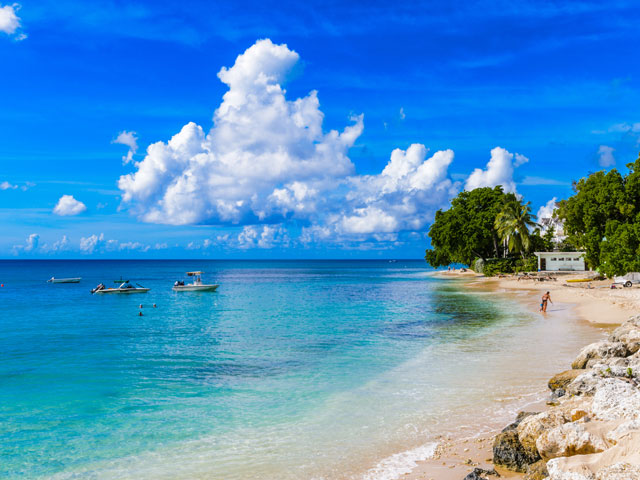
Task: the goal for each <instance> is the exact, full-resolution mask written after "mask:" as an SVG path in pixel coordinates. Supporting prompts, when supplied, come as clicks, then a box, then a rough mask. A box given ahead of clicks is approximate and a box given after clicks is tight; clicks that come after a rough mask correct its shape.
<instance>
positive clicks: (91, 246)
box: [80, 233, 105, 253]
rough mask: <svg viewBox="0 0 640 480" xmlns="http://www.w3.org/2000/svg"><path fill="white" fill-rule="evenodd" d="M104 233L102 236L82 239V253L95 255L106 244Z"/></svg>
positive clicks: (94, 235)
mask: <svg viewBox="0 0 640 480" xmlns="http://www.w3.org/2000/svg"><path fill="white" fill-rule="evenodd" d="M104 243H105V242H104V233H101V234H100V235H96V234H93V235H90V236H88V237H82V238H81V239H80V251H81V252H82V253H93V252H94V251H95V250H96V249H97V248H99V247H101V246H102V245H103V244H104Z"/></svg>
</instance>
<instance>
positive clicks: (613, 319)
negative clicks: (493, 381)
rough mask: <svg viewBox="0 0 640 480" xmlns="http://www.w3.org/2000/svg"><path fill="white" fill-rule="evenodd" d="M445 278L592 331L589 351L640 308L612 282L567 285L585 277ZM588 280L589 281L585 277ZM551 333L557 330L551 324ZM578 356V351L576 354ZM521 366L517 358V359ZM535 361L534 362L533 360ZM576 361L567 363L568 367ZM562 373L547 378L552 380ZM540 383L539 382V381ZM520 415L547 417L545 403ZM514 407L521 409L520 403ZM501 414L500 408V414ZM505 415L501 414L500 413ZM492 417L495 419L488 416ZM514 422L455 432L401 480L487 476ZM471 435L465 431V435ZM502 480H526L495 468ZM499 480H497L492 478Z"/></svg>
mask: <svg viewBox="0 0 640 480" xmlns="http://www.w3.org/2000/svg"><path fill="white" fill-rule="evenodd" d="M439 276H442V277H444V278H447V277H448V278H455V279H464V280H465V281H464V286H465V288H468V289H470V290H475V291H480V292H487V291H489V292H492V293H494V294H496V295H501V296H502V295H504V296H506V297H508V298H512V299H515V300H517V301H518V302H519V303H521V304H522V305H524V306H526V307H527V309H529V310H530V311H532V312H535V313H536V314H538V315H541V316H543V318H545V319H547V320H549V321H552V322H567V321H576V320H577V321H579V322H581V323H582V324H589V325H591V326H592V328H591V329H589V330H590V331H591V334H587V335H585V334H584V332H583V333H581V334H580V335H581V336H585V338H584V345H586V344H588V343H590V342H591V341H593V337H594V336H599V335H602V334H603V333H602V332H606V331H610V330H612V329H613V328H614V326H616V325H618V324H620V323H622V322H623V321H625V320H626V319H627V318H628V317H629V316H630V315H632V314H633V313H634V312H637V310H638V309H639V308H640V289H637V288H630V289H629V288H625V289H621V288H620V289H615V290H612V289H610V287H609V285H610V284H611V282H610V281H602V282H590V286H591V288H589V284H587V283H580V284H570V283H566V282H565V280H566V279H568V278H577V277H580V275H572V276H570V277H569V276H567V277H563V278H562V279H558V280H557V281H552V282H534V281H531V280H529V281H517V279H514V278H508V277H507V278H485V277H480V276H478V275H476V274H475V273H473V272H469V271H467V272H463V273H460V272H455V273H454V272H451V273H449V272H443V274H440V275H439ZM582 276H584V275H582ZM546 291H550V292H551V299H552V301H553V302H554V303H550V304H549V306H548V309H547V313H546V314H543V313H540V312H539V306H540V297H541V296H542V294H543V293H544V292H546ZM548 325H549V327H548V328H549V329H550V330H551V328H552V325H553V324H548ZM575 353H576V354H577V351H576V352H575ZM515 358H517V360H516V361H522V358H521V357H519V356H518V355H517V354H515V352H514V359H515ZM531 360H532V361H535V359H533V358H532V359H531ZM571 360H572V358H568V359H567V367H566V368H568V363H569V362H570V361H571ZM530 372H531V374H532V376H533V377H539V375H540V373H542V372H539V371H538V372H537V373H536V372H535V366H532V370H531V371H530ZM555 373H557V372H555V371H553V372H547V375H548V378H550V377H551V376H552V375H553V374H555ZM539 380H540V379H539ZM548 393H549V392H548V390H547V386H546V381H540V386H539V394H540V398H544V397H545V396H547V395H548ZM519 402H520V405H519V406H520V407H521V408H520V409H521V410H526V411H543V410H545V409H546V402H545V401H544V400H542V401H539V402H536V403H535V404H530V403H529V404H527V402H526V401H525V400H524V399H522V400H519ZM514 403H516V404H517V403H518V400H515V402H514ZM496 410H498V408H496ZM501 411H502V410H501ZM489 416H491V414H489ZM512 421H513V418H505V417H504V416H503V415H501V414H499V413H497V411H496V414H495V416H494V417H493V418H486V419H484V425H485V426H487V425H490V426H492V427H493V430H492V431H489V432H486V430H485V433H482V434H480V435H478V436H476V437H475V438H470V437H469V435H468V431H467V432H465V433H462V432H458V431H453V430H452V431H451V432H450V433H449V434H448V435H445V436H443V437H442V438H441V439H440V444H439V447H438V450H437V453H436V455H435V456H434V457H433V458H431V459H429V460H426V461H423V462H420V463H419V464H418V466H417V467H416V468H415V469H414V470H413V471H412V472H411V473H409V474H406V475H404V476H403V477H402V478H403V479H407V480H417V479H421V480H429V479H433V480H462V479H463V478H464V477H465V476H466V475H467V474H469V473H470V472H471V471H473V469H474V468H476V467H479V468H483V469H485V470H491V469H492V468H494V466H493V464H492V462H491V460H492V455H493V452H492V445H493V437H494V436H495V435H496V434H497V433H499V432H500V430H502V428H504V427H505V426H506V425H508V424H509V423H510V422H512ZM465 430H466V429H465ZM496 470H497V471H498V473H499V474H500V475H501V478H507V479H517V478H522V477H523V475H522V474H518V473H514V472H509V471H507V470H504V469H500V468H496ZM488 478H496V477H488Z"/></svg>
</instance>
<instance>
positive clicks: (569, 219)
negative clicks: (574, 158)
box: [559, 159, 640, 276]
mask: <svg viewBox="0 0 640 480" xmlns="http://www.w3.org/2000/svg"><path fill="white" fill-rule="evenodd" d="M627 167H628V168H629V173H628V174H627V175H626V176H625V175H622V174H620V173H619V172H618V171H617V170H616V169H612V170H611V171H609V172H604V171H601V172H596V173H592V174H591V175H589V176H588V177H586V178H583V179H581V180H580V181H579V182H577V183H575V184H574V191H575V194H574V195H573V196H571V197H570V198H568V199H567V200H563V201H561V202H560V207H559V216H560V218H561V219H563V220H564V229H565V233H566V234H567V241H566V245H563V246H561V250H565V249H571V248H573V249H580V250H582V249H584V250H585V252H586V261H587V264H588V265H590V266H591V267H594V268H597V269H598V270H599V271H600V272H602V273H604V274H606V275H607V276H613V275H620V274H624V273H626V272H629V271H638V270H640V159H638V160H636V161H635V162H634V163H630V164H629V165H627Z"/></svg>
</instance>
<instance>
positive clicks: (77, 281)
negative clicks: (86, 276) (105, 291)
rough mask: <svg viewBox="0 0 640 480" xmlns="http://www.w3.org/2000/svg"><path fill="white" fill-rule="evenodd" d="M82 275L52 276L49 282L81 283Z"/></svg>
mask: <svg viewBox="0 0 640 480" xmlns="http://www.w3.org/2000/svg"><path fill="white" fill-rule="evenodd" d="M80 280H82V278H81V277H78V278H50V279H49V280H47V282H48V283H80Z"/></svg>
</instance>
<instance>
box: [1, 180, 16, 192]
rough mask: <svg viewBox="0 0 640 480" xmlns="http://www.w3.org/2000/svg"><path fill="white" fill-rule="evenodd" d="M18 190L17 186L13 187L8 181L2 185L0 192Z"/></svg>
mask: <svg viewBox="0 0 640 480" xmlns="http://www.w3.org/2000/svg"><path fill="white" fill-rule="evenodd" d="M16 188H18V186H17V185H13V184H11V183H9V182H7V181H4V182H2V183H0V190H15V189H16Z"/></svg>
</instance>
